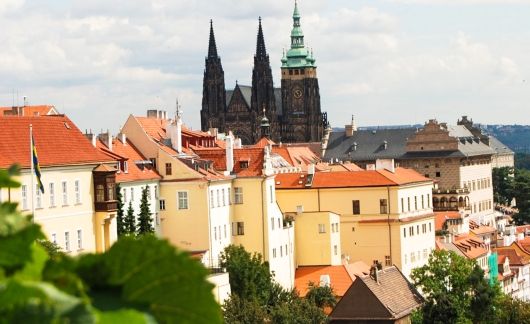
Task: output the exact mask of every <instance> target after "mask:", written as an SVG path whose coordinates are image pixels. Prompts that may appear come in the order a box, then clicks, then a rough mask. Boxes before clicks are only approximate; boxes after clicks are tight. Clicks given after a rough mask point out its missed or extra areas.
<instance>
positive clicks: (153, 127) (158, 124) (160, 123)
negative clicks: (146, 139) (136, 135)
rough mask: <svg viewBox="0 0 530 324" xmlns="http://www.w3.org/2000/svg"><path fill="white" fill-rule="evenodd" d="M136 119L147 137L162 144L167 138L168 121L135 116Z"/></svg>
mask: <svg viewBox="0 0 530 324" xmlns="http://www.w3.org/2000/svg"><path fill="white" fill-rule="evenodd" d="M134 118H136V120H137V121H138V123H140V125H141V126H142V128H143V130H144V131H145V132H146V133H147V135H149V136H150V137H152V138H153V139H155V140H156V141H158V142H160V141H162V140H163V139H164V138H166V126H167V120H165V119H158V118H149V117H138V116H134Z"/></svg>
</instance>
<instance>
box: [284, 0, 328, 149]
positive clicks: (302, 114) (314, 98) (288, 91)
mask: <svg viewBox="0 0 530 324" xmlns="http://www.w3.org/2000/svg"><path fill="white" fill-rule="evenodd" d="M281 72H282V107H283V114H282V115H283V116H282V121H281V124H282V126H281V137H282V141H283V142H319V141H321V139H322V136H323V133H324V126H325V125H324V123H325V121H324V119H323V115H322V112H321V110H320V93H319V87H318V79H317V67H316V65H315V58H314V57H313V51H312V50H311V51H310V50H309V49H308V48H306V47H305V45H304V33H303V32H302V28H301V25H300V12H299V11H298V4H297V3H296V1H295V4H294V12H293V29H292V31H291V48H290V49H289V50H288V51H287V53H285V52H284V55H283V57H282V67H281Z"/></svg>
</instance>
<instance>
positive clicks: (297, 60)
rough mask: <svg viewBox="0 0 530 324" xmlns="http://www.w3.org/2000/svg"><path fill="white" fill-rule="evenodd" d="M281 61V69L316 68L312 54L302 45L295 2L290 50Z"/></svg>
mask: <svg viewBox="0 0 530 324" xmlns="http://www.w3.org/2000/svg"><path fill="white" fill-rule="evenodd" d="M281 61H282V67H285V68H301V67H316V66H315V59H314V58H313V54H312V53H310V52H309V50H308V49H307V48H306V47H305V45H304V32H303V31H302V27H301V26H300V12H299V11H298V3H297V2H296V1H295V3H294V12H293V29H292V30H291V48H290V49H289V50H288V51H287V54H286V55H284V57H282V60H281Z"/></svg>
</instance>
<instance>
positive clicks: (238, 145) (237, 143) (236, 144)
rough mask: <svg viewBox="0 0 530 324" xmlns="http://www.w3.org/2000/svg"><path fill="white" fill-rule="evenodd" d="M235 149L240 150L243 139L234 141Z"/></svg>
mask: <svg viewBox="0 0 530 324" xmlns="http://www.w3.org/2000/svg"><path fill="white" fill-rule="evenodd" d="M230 133H232V132H230ZM232 136H233V135H232ZM234 148H237V149H240V148H241V138H239V137H238V138H236V139H235V140H234Z"/></svg>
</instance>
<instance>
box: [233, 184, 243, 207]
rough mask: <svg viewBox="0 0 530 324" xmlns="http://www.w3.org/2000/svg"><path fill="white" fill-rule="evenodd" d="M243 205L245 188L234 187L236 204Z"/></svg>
mask: <svg viewBox="0 0 530 324" xmlns="http://www.w3.org/2000/svg"><path fill="white" fill-rule="evenodd" d="M242 203H243V187H234V204H242Z"/></svg>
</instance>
